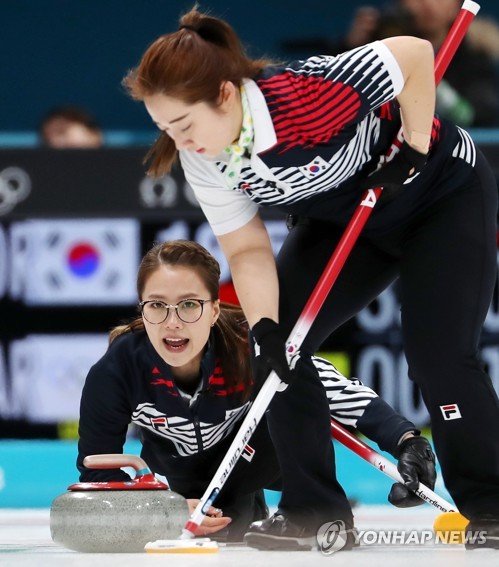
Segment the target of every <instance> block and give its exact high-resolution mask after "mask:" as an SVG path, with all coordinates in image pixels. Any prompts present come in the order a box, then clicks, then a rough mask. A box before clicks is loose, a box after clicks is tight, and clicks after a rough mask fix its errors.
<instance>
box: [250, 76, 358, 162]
mask: <svg viewBox="0 0 499 567" xmlns="http://www.w3.org/2000/svg"><path fill="white" fill-rule="evenodd" d="M257 82H258V86H259V87H260V89H261V90H262V92H263V94H264V96H265V97H266V98H267V102H268V106H269V110H270V114H271V116H272V121H273V123H274V128H275V131H276V136H277V142H278V144H279V145H283V146H284V148H283V150H282V151H283V152H284V151H287V150H289V149H290V148H292V147H294V146H297V145H305V146H306V147H312V146H315V145H317V144H320V143H325V142H327V141H329V140H330V139H331V138H333V137H334V136H335V135H336V134H337V133H338V132H339V130H341V128H343V127H344V126H345V125H347V124H348V123H350V122H351V121H352V120H353V119H354V118H355V117H356V115H357V113H358V111H359V108H360V97H359V95H358V93H357V92H356V91H355V90H354V89H353V88H352V87H350V86H348V85H345V84H343V83H338V82H333V81H329V80H327V79H325V78H323V77H308V76H305V75H295V74H294V73H290V72H285V73H282V74H281V75H276V76H275V77H271V78H270V79H262V80H259V81H257Z"/></svg>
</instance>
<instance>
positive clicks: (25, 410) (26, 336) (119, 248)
mask: <svg viewBox="0 0 499 567" xmlns="http://www.w3.org/2000/svg"><path fill="white" fill-rule="evenodd" d="M483 149H484V151H485V153H486V154H487V156H488V157H489V160H490V161H491V163H492V165H493V167H494V169H495V171H496V173H499V146H494V145H489V146H484V147H483ZM145 152H146V148H134V149H103V150H92V151H82V150H64V151H58V150H42V149H26V150H4V151H2V152H1V153H0V322H1V323H0V329H1V331H0V437H39V436H43V437H58V436H64V435H66V434H67V431H69V434H68V435H69V436H72V435H75V429H74V427H73V428H72V427H69V429H67V428H66V426H67V425H68V424H70V425H71V424H73V425H74V424H75V423H76V421H77V418H78V407H79V399H80V393H81V388H82V386H83V382H84V379H85V376H86V373H87V372H88V369H89V368H90V366H91V365H92V364H93V363H94V362H96V361H97V359H98V358H99V357H100V356H101V355H102V354H103V353H104V351H105V349H106V347H107V332H108V331H109V329H110V328H111V327H113V326H114V325H116V324H119V323H120V322H122V321H123V320H125V319H128V318H130V317H133V316H134V315H135V314H136V303H137V297H136V292H135V276H136V271H137V266H138V263H139V261H140V258H141V256H142V254H143V253H144V252H145V251H146V250H147V249H148V248H149V247H150V246H151V245H152V244H153V242H155V241H160V240H167V239H171V238H189V239H193V240H196V241H198V242H200V243H201V244H203V245H204V246H205V247H206V248H208V249H209V250H210V251H211V252H212V253H213V254H214V255H215V256H216V257H217V259H218V260H219V262H220V264H221V268H222V290H223V292H224V294H226V295H225V297H226V298H227V299H231V298H232V293H233V292H232V290H231V284H230V274H229V269H228V266H227V263H226V261H225V259H224V258H223V255H222V253H221V251H220V249H219V248H218V245H217V242H216V239H215V237H214V235H213V233H212V231H211V228H210V227H209V225H208V224H207V223H206V221H205V220H204V217H203V215H202V212H201V210H200V209H199V207H198V205H197V203H196V201H195V199H194V198H193V195H192V192H191V190H190V187H189V185H188V184H187V183H186V182H185V179H184V177H183V175H182V172H181V171H180V170H178V169H177V170H175V171H174V172H173V174H172V175H171V176H167V177H165V178H163V179H160V180H152V179H149V178H147V177H146V176H145V174H144V166H143V164H142V160H143V156H144V154H145ZM262 216H263V217H264V219H265V222H266V224H267V227H268V229H269V233H270V235H271V239H272V243H273V246H274V251H275V252H276V253H277V251H278V250H279V247H280V245H281V243H282V241H283V239H284V238H285V236H286V233H287V229H286V223H285V219H284V217H283V216H282V214H281V213H279V212H277V211H272V209H262ZM332 293H334V288H333V291H332ZM399 315H400V309H399V304H398V301H397V290H396V286H394V287H392V288H390V289H388V290H387V291H386V292H385V293H383V294H382V295H381V296H380V298H378V299H377V300H376V301H375V302H374V303H373V304H372V305H371V306H370V307H369V308H368V309H366V310H364V311H362V312H361V313H360V314H359V315H358V316H357V317H356V318H355V319H354V320H352V321H350V322H348V323H347V324H346V325H344V327H343V328H342V329H340V330H339V331H338V332H337V333H336V334H335V335H334V337H331V338H330V339H329V340H328V341H327V342H326V344H324V345H323V350H324V352H325V353H326V355H327V356H328V357H332V359H333V361H334V362H335V363H336V364H337V366H338V367H339V369H340V370H341V371H343V372H344V373H345V374H347V375H352V376H357V377H359V378H360V379H361V380H363V381H364V382H365V383H366V384H367V385H370V386H372V387H373V388H374V389H376V390H377V391H378V393H379V394H380V395H381V396H383V397H384V398H385V399H386V401H388V402H389V403H391V404H392V405H393V406H394V407H395V408H396V409H397V410H399V411H400V412H401V413H403V414H405V415H406V416H407V417H408V418H409V419H412V420H413V421H414V422H416V423H417V424H418V425H420V426H424V425H426V424H427V422H428V415H427V412H426V409H425V408H424V406H423V404H422V403H421V399H420V395H419V392H418V391H417V390H416V389H415V388H414V387H413V385H412V383H411V382H410V381H409V379H408V378H407V366H406V362H405V358H404V355H403V345H402V340H401V333H400V320H399ZM435 348H438V345H436V347H435ZM481 352H482V356H483V359H484V361H485V363H486V364H487V366H488V368H489V371H490V374H491V377H492V380H493V382H494V385H495V387H496V389H497V390H498V391H499V308H498V305H497V303H496V302H495V303H494V305H493V306H492V307H491V309H490V312H489V315H488V317H487V322H486V325H485V331H484V334H483V337H482V344H481ZM65 432H66V433H65Z"/></svg>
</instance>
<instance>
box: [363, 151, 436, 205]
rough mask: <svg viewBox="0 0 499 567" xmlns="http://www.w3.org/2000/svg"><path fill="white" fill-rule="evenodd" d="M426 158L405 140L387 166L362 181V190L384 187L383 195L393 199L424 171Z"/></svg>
mask: <svg viewBox="0 0 499 567" xmlns="http://www.w3.org/2000/svg"><path fill="white" fill-rule="evenodd" d="M426 158H427V154H422V153H421V152H418V151H417V150H415V149H414V148H412V147H411V146H409V144H408V143H407V142H406V141H405V140H404V142H403V143H402V146H401V147H400V150H399V152H398V154H397V155H396V156H395V157H394V158H393V159H392V160H391V161H389V162H388V163H387V164H386V165H384V166H383V167H381V168H380V169H377V170H376V171H374V172H373V173H371V175H369V176H368V177H366V178H364V179H362V180H361V181H360V188H361V189H364V190H366V189H373V188H374V187H383V194H385V195H387V196H388V198H393V197H395V196H396V194H397V193H398V192H399V191H400V190H401V189H402V186H403V185H404V183H405V182H406V181H408V182H410V181H412V179H413V178H414V176H415V175H416V174H417V173H419V172H420V171H421V169H423V167H424V165H425V164H426ZM412 170H413V171H412ZM385 200H386V197H385Z"/></svg>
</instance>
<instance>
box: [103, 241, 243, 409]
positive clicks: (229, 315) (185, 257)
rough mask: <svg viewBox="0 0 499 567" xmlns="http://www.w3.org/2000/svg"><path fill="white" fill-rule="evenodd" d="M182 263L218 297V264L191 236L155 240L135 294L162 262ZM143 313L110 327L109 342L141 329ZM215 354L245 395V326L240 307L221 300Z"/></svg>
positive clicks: (228, 377)
mask: <svg viewBox="0 0 499 567" xmlns="http://www.w3.org/2000/svg"><path fill="white" fill-rule="evenodd" d="M165 265H166V266H183V267H187V268H190V269H192V270H193V271H194V272H196V274H197V275H198V276H199V277H200V278H201V280H202V281H203V283H204V285H205V286H206V288H207V290H208V292H209V294H210V299H212V300H217V299H219V290H220V283H219V282H220V265H219V263H218V262H217V261H216V259H215V258H214V257H213V256H212V255H211V254H210V253H209V252H208V250H206V248H204V247H203V246H201V245H200V244H198V243H197V242H193V241H190V240H169V241H167V242H163V243H160V244H155V245H154V246H153V247H152V248H151V249H150V250H149V251H148V252H147V253H146V254H145V256H144V257H143V258H142V261H141V263H140V266H139V271H138V274H137V294H138V296H139V298H140V299H142V294H143V291H144V288H145V286H146V283H147V280H148V279H149V277H150V276H151V275H152V274H153V273H154V272H155V271H156V270H157V269H158V268H160V267H161V266H165ZM143 330H145V328H144V322H143V320H142V317H137V318H136V319H133V320H132V321H130V322H129V323H127V324H125V325H119V326H117V327H115V328H114V329H112V330H111V332H110V334H109V342H110V343H112V342H113V341H114V340H115V339H116V338H117V337H119V336H121V335H123V334H125V333H130V332H135V331H143ZM213 331H214V333H215V343H216V354H217V356H218V358H219V359H220V363H221V366H222V369H223V373H224V377H225V381H226V385H227V387H228V388H229V389H230V388H234V389H235V388H237V387H238V386H241V385H243V386H244V397H245V398H246V397H247V396H248V394H249V386H250V383H251V369H250V362H249V346H248V327H247V324H246V321H245V318H244V315H243V312H242V310H241V308H240V307H238V306H236V305H231V304H229V303H221V304H220V315H219V317H218V319H217V321H216V323H215V326H214V328H213Z"/></svg>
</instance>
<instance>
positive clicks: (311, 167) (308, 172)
mask: <svg viewBox="0 0 499 567" xmlns="http://www.w3.org/2000/svg"><path fill="white" fill-rule="evenodd" d="M330 166H331V164H330V163H328V162H327V161H326V160H325V159H322V158H321V157H320V156H317V157H316V158H314V159H313V160H312V161H311V162H310V163H307V165H302V166H301V167H299V168H298V169H299V170H300V173H301V174H302V175H304V176H305V177H306V178H307V179H314V177H318V176H319V175H321V173H324V172H325V171H327V169H328V168H329V167H330Z"/></svg>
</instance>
